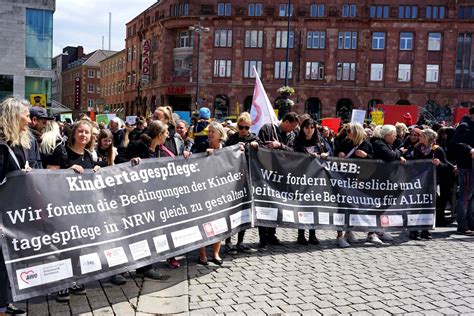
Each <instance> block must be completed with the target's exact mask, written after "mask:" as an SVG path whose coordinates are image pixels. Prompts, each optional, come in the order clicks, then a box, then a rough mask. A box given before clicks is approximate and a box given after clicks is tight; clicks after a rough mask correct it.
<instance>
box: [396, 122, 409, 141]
mask: <svg viewBox="0 0 474 316" xmlns="http://www.w3.org/2000/svg"><path fill="white" fill-rule="evenodd" d="M395 129H396V130H397V136H398V135H400V136H401V137H404V136H405V134H406V133H407V132H408V127H407V126H406V125H405V123H401V122H397V123H396V124H395Z"/></svg>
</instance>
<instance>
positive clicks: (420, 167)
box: [250, 148, 436, 231]
mask: <svg viewBox="0 0 474 316" xmlns="http://www.w3.org/2000/svg"><path fill="white" fill-rule="evenodd" d="M250 157H251V158H250V174H251V178H252V192H253V199H254V213H255V216H254V224H255V225H256V226H268V227H275V226H284V227H295V228H296V227H298V228H317V229H331V230H358V231H393V230H396V231H400V230H407V229H408V230H411V229H433V227H434V214H435V199H436V192H435V189H436V185H435V183H436V178H435V177H436V174H435V168H434V166H433V164H432V163H431V161H429V160H419V161H409V162H407V163H406V164H405V165H401V164H400V163H399V162H393V163H385V162H382V161H377V160H364V159H339V158H329V159H328V160H319V159H316V158H314V157H312V156H310V155H308V154H302V153H295V152H286V151H279V150H274V151H269V150H267V149H262V148H259V149H258V150H252V151H251V153H250Z"/></svg>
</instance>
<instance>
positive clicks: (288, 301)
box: [188, 228, 474, 316]
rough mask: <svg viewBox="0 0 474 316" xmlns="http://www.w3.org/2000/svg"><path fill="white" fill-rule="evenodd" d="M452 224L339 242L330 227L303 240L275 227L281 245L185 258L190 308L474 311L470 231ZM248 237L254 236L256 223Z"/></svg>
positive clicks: (194, 310)
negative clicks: (413, 235) (415, 236)
mask: <svg viewBox="0 0 474 316" xmlns="http://www.w3.org/2000/svg"><path fill="white" fill-rule="evenodd" d="M454 230H455V228H449V229H442V230H439V229H438V230H437V231H436V232H435V233H434V234H433V237H434V239H433V240H429V241H411V240H409V239H408V237H407V234H406V233H401V234H394V237H396V238H395V240H394V242H391V244H390V245H384V246H379V247H377V246H374V245H372V244H368V243H364V242H360V243H358V244H357V245H356V246H354V247H351V248H346V249H341V248H339V247H338V246H337V244H336V241H335V232H318V233H317V235H318V238H319V239H320V241H321V243H320V245H319V246H300V245H298V244H296V243H295V239H296V231H295V230H289V229H277V236H278V237H279V238H280V240H281V241H283V244H284V245H283V246H279V247H271V248H269V249H268V250H267V251H264V252H260V251H259V252H257V253H255V254H252V255H237V256H226V257H225V261H224V264H223V266H222V267H220V268H217V267H216V266H209V267H202V266H198V265H196V264H194V263H189V267H188V276H189V299H190V305H189V308H190V311H191V315H202V314H226V315H252V316H256V315H268V314H292V315H293V314H294V315H300V314H303V315H318V314H322V315H328V314H354V315H364V314H365V315H370V314H372V315H385V314H410V315H422V314H428V315H435V314H471V315H474V238H473V237H464V236H458V235H451V233H453V232H454ZM356 236H357V237H358V238H359V239H360V240H363V239H365V238H364V237H365V234H363V233H356ZM246 240H249V241H250V242H255V243H256V242H257V234H256V230H252V231H250V233H249V234H248V237H247V236H246ZM254 246H256V244H254ZM190 260H191V259H190Z"/></svg>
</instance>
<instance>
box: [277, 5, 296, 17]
mask: <svg viewBox="0 0 474 316" xmlns="http://www.w3.org/2000/svg"><path fill="white" fill-rule="evenodd" d="M288 13H289V14H290V16H293V5H292V4H290V7H289V10H288V4H280V11H279V14H278V16H288Z"/></svg>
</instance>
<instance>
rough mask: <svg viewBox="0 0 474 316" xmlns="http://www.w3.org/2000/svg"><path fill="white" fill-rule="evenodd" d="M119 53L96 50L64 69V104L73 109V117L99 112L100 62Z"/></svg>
mask: <svg viewBox="0 0 474 316" xmlns="http://www.w3.org/2000/svg"><path fill="white" fill-rule="evenodd" d="M115 53H117V52H116V51H109V50H100V49H99V50H96V51H94V52H92V53H89V54H86V55H83V56H78V59H77V60H75V61H73V62H72V63H70V64H68V65H67V66H66V67H65V68H63V72H62V102H61V103H62V104H63V105H65V106H67V107H68V108H70V109H72V112H73V116H74V117H78V116H80V115H81V114H82V113H87V112H91V111H94V112H96V111H97V105H98V104H100V103H102V100H101V90H100V77H101V71H100V61H102V60H104V59H106V58H108V57H110V56H111V55H113V54H115Z"/></svg>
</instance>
